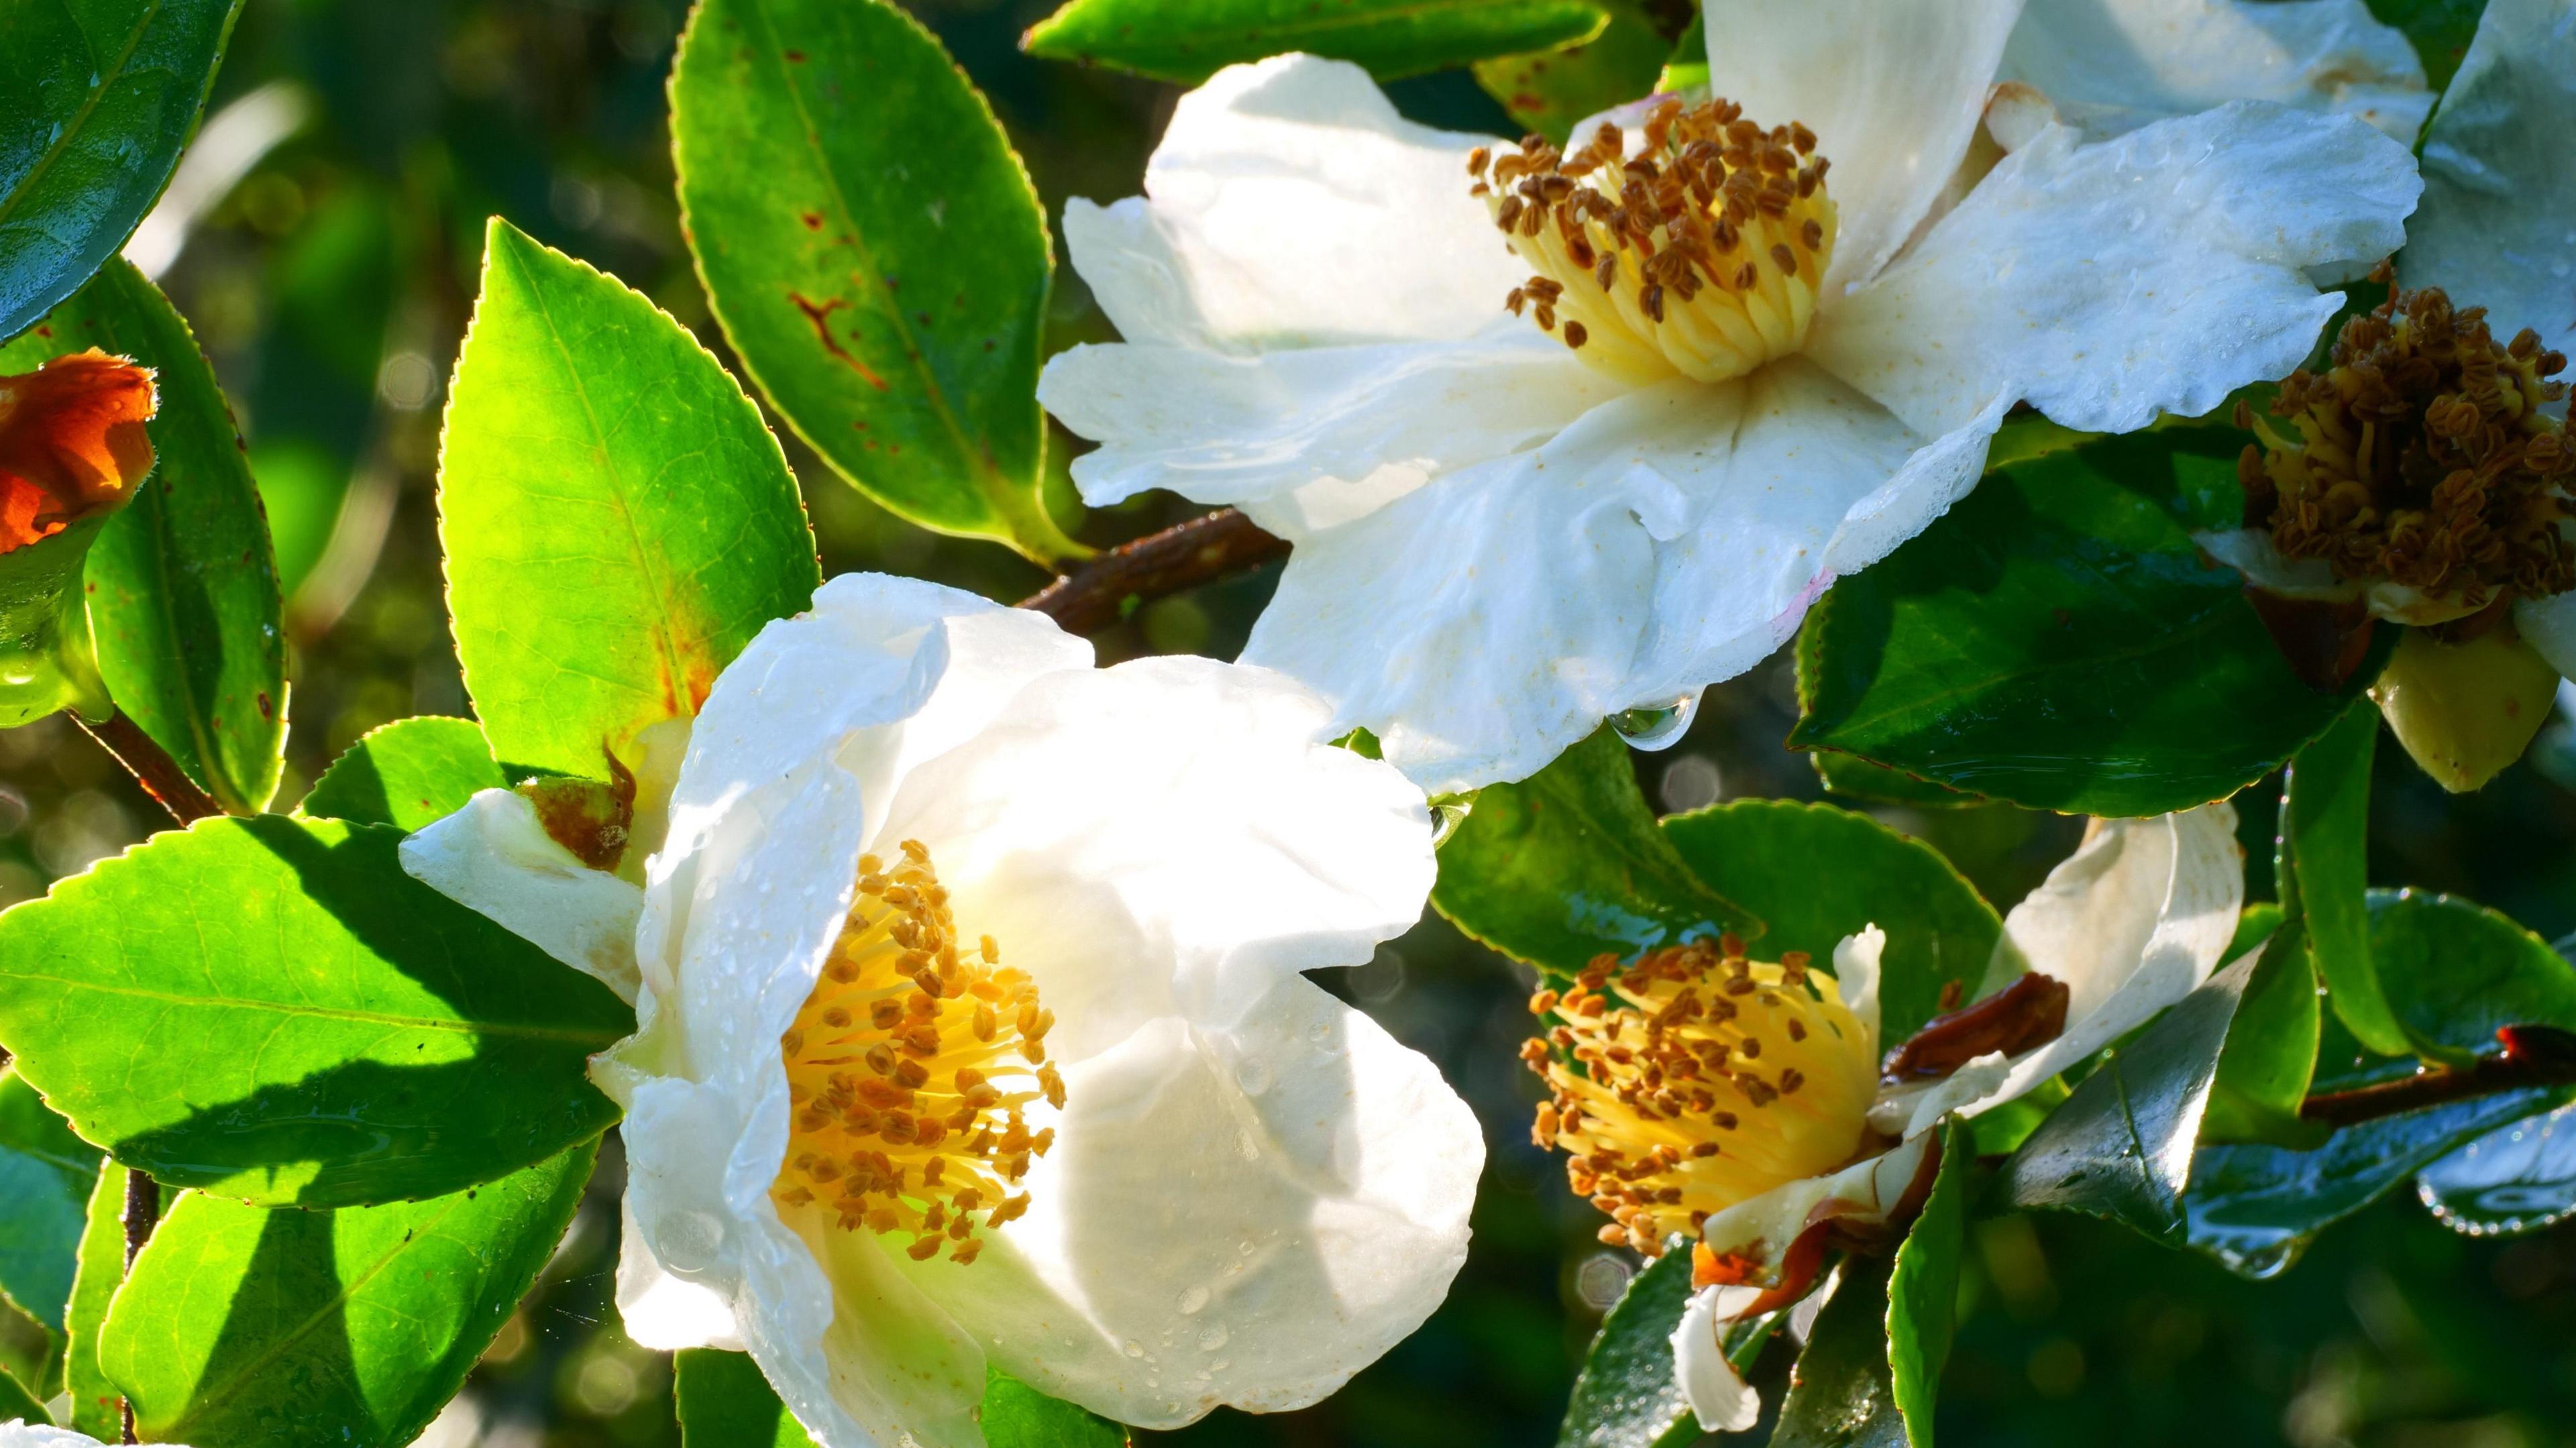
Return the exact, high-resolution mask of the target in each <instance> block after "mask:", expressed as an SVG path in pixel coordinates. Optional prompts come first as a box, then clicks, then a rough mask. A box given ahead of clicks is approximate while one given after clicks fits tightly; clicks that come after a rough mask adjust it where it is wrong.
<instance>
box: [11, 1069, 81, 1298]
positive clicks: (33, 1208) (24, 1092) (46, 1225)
mask: <svg viewBox="0 0 2576 1448" xmlns="http://www.w3.org/2000/svg"><path fill="white" fill-rule="evenodd" d="M98 1167H99V1154H98V1148H97V1147H94V1146H92V1145H90V1144H89V1143H88V1142H85V1141H83V1140H81V1139H80V1138H79V1137H77V1136H74V1135H72V1129H71V1128H70V1127H69V1126H67V1125H65V1124H64V1123H63V1119H62V1118H61V1117H59V1116H56V1115H55V1114H54V1113H53V1112H52V1111H50V1110H48V1109H47V1108H46V1106H45V1103H44V1101H43V1099H42V1098H40V1097H39V1096H37V1095H36V1088H35V1087H33V1086H30V1085H28V1084H27V1083H26V1081H25V1079H24V1078H22V1077H20V1076H19V1075H18V1073H17V1072H16V1071H14V1070H13V1071H6V1072H0V1292H6V1293H8V1294H9V1300H10V1301H11V1302H14V1303H16V1304H17V1305H18V1307H19V1309H20V1310H22V1311H24V1312H25V1313H26V1314H27V1315H28V1316H30V1317H33V1318H35V1319H36V1320H37V1321H38V1322H41V1323H43V1324H44V1325H45V1326H47V1327H49V1328H52V1329H53V1330H54V1331H56V1332H60V1331H62V1330H63V1310H64V1307H65V1305H66V1304H67V1303H69V1302H70V1300H71V1295H72V1271H73V1268H74V1266H75V1265H76V1264H77V1262H78V1260H79V1252H80V1237H81V1224H82V1223H83V1221H85V1220H86V1219H87V1217H88V1213H89V1194H90V1189H91V1188H92V1187H94V1186H96V1185H97V1184H98Z"/></svg>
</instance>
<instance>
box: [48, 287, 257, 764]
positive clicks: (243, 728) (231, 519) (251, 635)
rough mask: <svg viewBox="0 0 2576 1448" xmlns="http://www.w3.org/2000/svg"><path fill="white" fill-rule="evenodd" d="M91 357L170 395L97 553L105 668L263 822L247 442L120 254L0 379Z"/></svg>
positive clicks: (91, 569) (253, 514) (96, 630)
mask: <svg viewBox="0 0 2576 1448" xmlns="http://www.w3.org/2000/svg"><path fill="white" fill-rule="evenodd" d="M90 347H96V348H98V349H99V350H101V351H104V352H108V353H111V354H113V355H116V356H120V357H130V358H132V359H134V360H135V361H137V362H140V363H142V364H143V365H144V366H146V367H150V368H152V369H154V371H155V372H157V373H158V374H159V376H158V382H159V388H160V397H161V409H160V412H159V414H158V415H156V416H155V417H154V418H153V419H152V421H151V422H150V423H149V424H148V425H147V430H148V431H149V432H150V434H151V436H152V447H153V451H154V453H155V454H156V455H157V459H158V460H157V462H156V463H155V465H154V467H153V469H152V476H151V477H150V478H149V479H147V480H145V482H144V483H143V485H142V486H141V487H140V488H138V489H136V491H135V494H134V498H133V500H132V501H131V502H130V503H129V504H128V505H127V506H126V507H125V508H124V509H123V510H122V511H120V512H119V513H117V514H116V516H115V517H114V518H112V519H110V520H109V521H108V523H107V526H106V527H105V528H104V529H103V530H102V531H101V532H100V534H99V537H98V542H97V543H96V544H95V545H94V546H93V547H92V548H91V549H90V552H89V559H88V564H87V569H86V572H85V575H84V576H85V578H86V580H87V584H88V598H89V622H90V628H91V631H92V633H93V635H94V637H95V642H96V648H97V657H98V669H99V673H100V675H101V676H102V677H103V678H104V679H105V680H106V682H107V688H108V692H109V694H110V695H111V696H113V697H114V698H115V700H116V703H117V707H118V708H120V709H123V710H124V711H125V713H126V714H127V715H128V716H129V717H131V718H132V719H133V720H134V722H135V723H137V724H139V725H141V726H142V728H143V731H144V732H145V733H146V734H149V735H151V736H152V739H153V741H154V742H155V743H157V744H159V745H160V746H161V747H162V748H163V749H165V750H167V751H169V754H170V757H171V758H172V759H174V760H176V761H177V762H178V764H179V766H180V767H181V768H182V769H184V770H186V771H187V773H188V777H189V778H191V779H193V780H195V781H196V782H197V784H198V785H199V786H200V787H202V788H203V789H204V790H205V791H206V792H207V793H208V794H210V795H213V796H214V797H215V800H216V802H217V803H219V804H221V805H223V806H224V807H225V808H226V809H229V810H233V811H236V812H239V813H245V814H247V813H255V812H257V811H259V810H261V809H264V808H266V807H267V805H268V801H269V797H270V796H271V795H273V794H275V793H276V791H277V778H278V774H279V772H280V771H281V770H282V769H283V768H284V761H285V755H284V750H285V746H286V636H285V634H284V632H283V631H282V630H281V628H280V616H281V614H282V612H283V605H282V604H281V602H280V600H279V596H278V584H277V565H276V561H275V559H274V558H273V556H272V555H271V552H270V549H269V543H268V524H267V521H266V519H265V518H264V517H263V516H262V514H261V512H260V501H259V489H258V486H257V485H256V484H255V483H253V482H252V481H251V475H250V464H249V461H248V457H247V454H245V453H244V452H243V451H242V440H241V434H240V433H239V432H238V431H237V430H235V428H234V426H233V415H232V409H231V407H230V406H229V405H228V404H227V403H226V402H225V401H224V394H223V391H222V390H221V389H220V388H218V387H217V386H216V385H215V377H214V372H213V370H212V369H211V368H210V367H208V365H207V363H206V359H205V355H204V354H203V353H201V352H199V351H198V350H197V339H196V336H195V334H194V333H192V332H190V331H189V330H188V324H187V322H186V321H185V320H184V319H182V318H181V317H180V315H179V313H178V312H177V311H176V310H174V309H173V308H172V307H171V305H170V300H169V298H167V297H164V296H163V295H161V290H160V288H158V287H155V286H154V285H152V283H151V282H150V281H148V280H146V279H145V277H144V275H143V274H142V273H141V272H139V271H136V270H135V269H134V268H133V267H132V266H131V265H129V264H128V263H126V262H125V261H123V260H122V259H119V260H113V261H110V262H109V263H108V264H107V266H106V268H105V269H103V270H102V271H100V272H99V274H98V275H97V276H96V277H93V278H91V280H90V282H89V285H87V286H85V287H82V288H81V289H80V292H79V294H78V295H76V296H74V297H73V298H72V299H71V300H69V301H67V302H65V303H63V304H62V305H61V306H59V307H56V308H55V309H54V311H53V313H52V315H50V316H48V317H47V318H46V319H45V325H44V326H43V327H41V328H39V329H37V330H35V331H31V332H29V333H27V334H26V335H25V336H23V337H20V338H19V339H18V340H17V341H16V342H13V343H11V344H10V345H9V346H7V347H5V348H0V372H10V373H15V372H31V371H33V370H35V369H36V368H37V367H38V366H39V365H41V364H42V363H44V362H45V361H47V360H48V359H51V358H54V357H59V356H63V355H64V354H66V353H71V352H78V351H81V350H83V349H85V348H90Z"/></svg>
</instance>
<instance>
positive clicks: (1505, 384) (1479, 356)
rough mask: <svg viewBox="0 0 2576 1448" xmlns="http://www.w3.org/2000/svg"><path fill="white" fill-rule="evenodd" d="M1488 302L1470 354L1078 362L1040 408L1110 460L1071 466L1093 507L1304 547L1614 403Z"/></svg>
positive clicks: (1373, 349) (1572, 363)
mask: <svg viewBox="0 0 2576 1448" xmlns="http://www.w3.org/2000/svg"><path fill="white" fill-rule="evenodd" d="M1489 301H1491V302H1492V303H1493V305H1492V306H1491V307H1490V308H1489V309H1488V319H1487V321H1486V324H1485V325H1484V326H1483V328H1482V329H1481V330H1479V331H1478V332H1476V333H1475V334H1474V335H1472V336H1466V337H1462V338H1461V339H1458V340H1444V341H1438V342H1391V343H1378V344H1374V345H1369V346H1354V347H1314V348H1305V349H1292V350H1283V351H1275V352H1266V353H1261V354H1258V355H1254V356H1247V357H1232V356H1221V355H1216V354H1211V353H1208V352H1204V351H1201V350H1198V349H1196V348H1192V347H1174V346H1167V345H1161V344H1144V345H1139V344H1133V343H1126V344H1114V345H1110V346H1091V347H1076V348H1074V349H1072V350H1071V351H1068V352H1065V353H1062V354H1060V355H1058V356H1057V357H1056V358H1055V359H1054V360H1052V361H1050V362H1049V363H1048V364H1047V367H1046V371H1045V373H1044V374H1043V375H1042V376H1041V377H1040V378H1039V380H1038V399H1039V400H1040V401H1041V402H1044V403H1045V404H1046V406H1047V410H1048V411H1049V412H1052V413H1054V414H1055V415H1056V417H1057V419H1058V420H1059V421H1061V422H1063V423H1064V425H1065V426H1067V427H1069V428H1071V429H1073V430H1074V431H1075V432H1077V433H1080V434H1081V435H1082V436H1084V437H1088V438H1093V439H1096V440H1098V441H1099V442H1100V443H1101V446H1100V447H1099V448H1097V449H1095V450H1093V451H1092V452H1089V453H1086V454H1084V455H1083V456H1081V457H1078V458H1076V459H1074V461H1073V478H1074V482H1075V483H1077V484H1078V485H1080V487H1081V489H1082V496H1083V499H1084V501H1086V502H1088V503H1090V504H1092V505H1093V506H1094V507H1101V506H1106V505H1108V504H1111V503H1116V502H1118V501H1120V500H1122V499H1125V498H1128V497H1132V496H1134V495H1135V494H1137V493H1141V492H1144V491H1145V490H1147V489H1149V488H1169V489H1171V490H1172V491H1174V492H1177V493H1181V494H1183V495H1185V496H1187V497H1190V498H1194V499H1196V500H1198V501H1199V502H1202V503H1218V504H1224V503H1231V504H1239V505H1243V506H1245V507H1247V508H1248V509H1250V510H1251V511H1252V512H1253V513H1254V516H1255V518H1256V520H1257V521H1259V522H1261V523H1262V525H1263V526H1264V527H1267V528H1270V529H1271V530H1272V531H1273V532H1277V533H1280V534H1281V535H1282V536H1285V537H1288V538H1290V539H1292V540H1294V539H1300V538H1303V537H1305V536H1306V535H1307V534H1309V533H1312V532H1314V531H1316V530H1318V529H1321V528H1327V527H1330V526H1332V525H1333V524H1335V523H1338V522H1343V521H1347V520H1348V519H1350V518H1354V517H1359V516H1361V515H1363V514H1365V513H1368V512H1370V511H1373V510H1374V509H1376V508H1378V507H1380V506H1383V505H1384V504H1385V503H1387V502H1389V501H1392V500H1393V499H1394V498H1396V497H1400V496H1402V495H1403V494H1404V493H1406V492H1408V491H1411V490H1412V489H1413V488H1415V487H1419V486H1420V485H1421V484H1422V482H1423V481H1424V480H1425V479H1428V478H1431V477H1434V476H1437V475H1438V474H1440V473H1443V472H1446V471H1449V470H1452V469H1455V468H1459V467H1464V466H1467V465H1468V464H1471V463H1477V462H1482V461H1484V460H1485V459H1487V458H1493V457H1500V456H1503V455H1505V454H1507V453H1513V452H1518V451H1520V450H1522V449H1523V448H1527V447H1532V446H1535V445H1537V444H1538V443H1540V442H1544V441H1545V440H1546V439H1547V438H1549V437H1550V436H1553V435H1554V434H1555V433H1556V431H1557V430H1558V429H1559V428H1562V427H1563V426H1565V425H1566V424H1567V423H1569V422H1572V421H1573V420H1574V419H1576V418H1577V417H1580V416H1582V415H1583V413H1584V411H1585V410H1586V409H1588V408H1590V407H1591V406H1593V405H1594V404H1595V403H1598V402H1601V401H1604V400H1606V399H1608V398H1609V397H1611V396H1613V395H1615V393H1616V392H1617V390H1618V389H1617V386H1616V384H1614V383H1612V382H1611V381H1610V379H1608V378H1607V377H1604V376H1603V375H1602V374H1600V373H1599V372H1597V371H1595V370H1594V369H1593V368H1591V367H1588V366H1586V365H1584V364H1583V362H1581V361H1580V360H1578V359H1577V358H1576V357H1575V355H1574V353H1573V352H1572V351H1571V350H1569V349H1568V348H1567V347H1566V345H1565V344H1564V343H1563V342H1560V341H1558V340H1557V339H1555V338H1554V337H1551V336H1548V335H1547V334H1545V333H1543V332H1541V331H1539V330H1538V329H1537V328H1536V327H1533V326H1531V325H1530V324H1529V323H1527V322H1525V321H1522V320H1521V319H1519V318H1517V317H1513V316H1511V315H1510V314H1508V313H1506V312H1504V311H1503V310H1502V307H1501V295H1500V294H1499V293H1497V294H1496V295H1495V296H1494V297H1492V298H1490V299H1489Z"/></svg>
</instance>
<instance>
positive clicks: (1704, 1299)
mask: <svg viewBox="0 0 2576 1448" xmlns="http://www.w3.org/2000/svg"><path fill="white" fill-rule="evenodd" d="M1760 1295H1761V1293H1760V1291H1759V1289H1756V1288H1751V1287H1703V1288H1701V1289H1700V1290H1699V1291H1697V1292H1694V1293H1692V1294H1691V1297H1690V1302H1689V1304H1688V1305H1687V1306H1685V1307H1684V1308H1682V1320H1681V1325H1680V1326H1678V1327H1676V1328H1674V1329H1673V1338H1672V1342H1673V1376H1674V1377H1675V1378H1676V1379H1677V1380H1679V1381H1680V1383H1681V1388H1682V1399H1683V1401H1685V1402H1687V1403H1689V1404H1690V1410H1691V1416H1692V1417H1694V1418H1696V1419H1698V1420H1699V1429H1700V1431H1701V1432H1703V1433H1741V1432H1744V1431H1745V1430H1746V1429H1749V1428H1751V1427H1752V1426H1753V1425H1754V1424H1755V1423H1757V1422H1759V1421H1761V1418H1762V1395H1761V1394H1759V1393H1757V1392H1755V1391H1753V1387H1752V1385H1751V1384H1749V1383H1747V1382H1745V1381H1744V1379H1743V1377H1742V1376H1741V1375H1739V1374H1738V1373H1737V1372H1736V1371H1735V1364H1733V1363H1730V1362H1728V1361H1727V1360H1726V1345H1725V1343H1724V1342H1722V1341H1720V1340H1719V1337H1718V1334H1719V1332H1720V1331H1722V1330H1723V1326H1724V1324H1725V1323H1726V1322H1727V1321H1728V1320H1729V1319H1730V1318H1732V1317H1733V1316H1734V1315H1735V1314H1736V1313H1738V1312H1741V1311H1743V1310H1744V1308H1745V1307H1746V1306H1747V1305H1748V1304H1749V1303H1750V1302H1751V1301H1752V1300H1753V1299H1754V1298H1756V1297H1759V1296H1760Z"/></svg>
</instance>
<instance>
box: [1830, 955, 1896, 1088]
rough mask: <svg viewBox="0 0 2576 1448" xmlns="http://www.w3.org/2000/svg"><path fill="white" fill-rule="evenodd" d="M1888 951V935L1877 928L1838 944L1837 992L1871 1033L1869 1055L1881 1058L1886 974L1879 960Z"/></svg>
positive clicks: (1835, 982) (1836, 963) (1847, 1007)
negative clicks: (1880, 1022)
mask: <svg viewBox="0 0 2576 1448" xmlns="http://www.w3.org/2000/svg"><path fill="white" fill-rule="evenodd" d="M1886 952H1887V932H1886V931H1884V930H1881V929H1879V928H1878V927H1877V926H1875V925H1871V926H1867V927H1865V928H1864V929H1862V931H1861V932H1860V933H1859V934H1858V935H1846V936H1844V937H1843V938H1842V939H1841V940H1838V941H1836V942H1835V943H1834V989H1835V992H1836V993H1837V994H1839V995H1840V996H1841V997H1842V999H1843V1008H1844V1009H1845V1010H1848V1011H1850V1012H1851V1013H1852V1019H1854V1020H1856V1021H1859V1022H1860V1024H1861V1029H1863V1030H1865V1031H1867V1032H1869V1053H1870V1055H1871V1057H1872V1058H1873V1059H1874V1058H1876V1057H1877V1055H1878V1053H1879V1052H1878V1020H1879V1016H1878V989H1879V982H1880V980H1881V979H1882V978H1883V977H1884V972H1883V971H1882V970H1881V969H1880V967H1879V958H1880V957H1881V956H1883V955H1884V954H1886Z"/></svg>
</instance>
